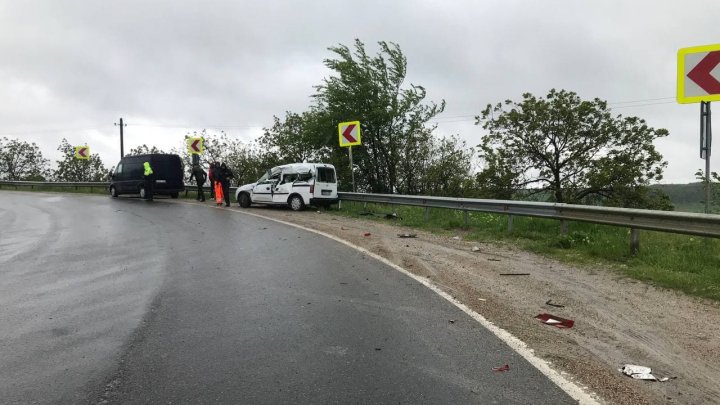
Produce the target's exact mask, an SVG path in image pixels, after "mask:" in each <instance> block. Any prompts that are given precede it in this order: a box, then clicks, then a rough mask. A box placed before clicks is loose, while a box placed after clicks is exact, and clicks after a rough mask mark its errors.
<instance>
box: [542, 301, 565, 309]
mask: <svg viewBox="0 0 720 405" xmlns="http://www.w3.org/2000/svg"><path fill="white" fill-rule="evenodd" d="M545 305H550V306H551V307H555V308H565V305H562V304H555V303H554V302H552V300H547V301H545Z"/></svg>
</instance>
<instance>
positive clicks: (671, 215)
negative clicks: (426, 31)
mask: <svg viewBox="0 0 720 405" xmlns="http://www.w3.org/2000/svg"><path fill="white" fill-rule="evenodd" d="M109 185H110V183H106V182H72V183H71V182H46V181H0V187H2V186H14V187H15V188H16V189H17V188H19V187H30V188H31V189H35V188H42V187H67V188H74V189H78V188H80V187H89V188H90V189H92V188H94V187H102V188H104V189H107V188H108V187H109ZM194 189H195V187H192V186H188V187H186V188H185V194H186V195H187V193H188V192H190V191H193V190H194ZM203 189H204V190H205V191H210V187H203ZM230 190H231V193H232V194H233V195H234V194H235V190H236V187H231V188H230ZM338 197H339V198H340V200H341V201H356V202H364V203H381V204H391V205H410V206H416V207H425V208H426V211H425V215H426V218H427V215H428V211H427V210H428V209H429V208H446V209H452V210H460V211H464V212H465V214H466V220H467V213H468V212H470V211H477V212H489V213H495V214H505V215H508V229H512V218H513V216H529V217H539V218H550V219H557V220H560V221H561V229H562V231H563V232H566V231H567V221H579V222H589V223H594V224H604V225H614V226H621V227H626V228H630V229H631V230H632V232H631V250H633V251H636V250H637V248H638V247H639V236H638V233H637V230H638V229H646V230H651V231H659V232H668V233H679V234H686V235H697V236H706V237H712V238H720V215H714V214H695V213H688V212H672V211H655V210H640V209H631V208H614V207H596V206H589V205H573V204H559V203H542V202H529V201H506V200H481V199H473V198H452V197H430V196H415V195H396V194H364V193H342V192H341V193H338Z"/></svg>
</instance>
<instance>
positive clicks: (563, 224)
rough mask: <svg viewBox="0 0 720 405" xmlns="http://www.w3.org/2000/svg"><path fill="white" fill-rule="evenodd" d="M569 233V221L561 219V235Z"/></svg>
mask: <svg viewBox="0 0 720 405" xmlns="http://www.w3.org/2000/svg"><path fill="white" fill-rule="evenodd" d="M567 234H568V222H567V221H566V220H564V219H561V220H560V235H567Z"/></svg>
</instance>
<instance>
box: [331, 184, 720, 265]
mask: <svg viewBox="0 0 720 405" xmlns="http://www.w3.org/2000/svg"><path fill="white" fill-rule="evenodd" d="M338 196H339V197H340V200H341V201H356V202H363V203H381V204H390V205H409V206H416V207H425V218H426V220H427V218H428V209H429V208H446V209H453V210H461V211H464V212H465V222H466V224H467V213H468V212H470V211H478V212H489V213H495V214H505V215H508V231H511V230H512V218H513V216H516V215H517V216H528V217H538V218H550V219H557V220H559V221H560V231H561V233H563V234H565V233H567V221H579V222H589V223H594V224H603V225H614V226H620V227H626V228H630V230H631V232H630V250H631V251H632V252H633V253H636V252H637V251H638V249H639V248H640V236H639V233H638V230H639V229H645V230H651V231H659V232H668V233H679V234H686V235H697V236H706V237H711V238H720V215H714V214H696V213H689V212H673V211H657V210H642V209H632V208H614V207H597V206H590V205H574V204H561V203H542V202H530V201H506V200H482V199H473V198H452V197H430V196H414V195H395V194H365V193H338Z"/></svg>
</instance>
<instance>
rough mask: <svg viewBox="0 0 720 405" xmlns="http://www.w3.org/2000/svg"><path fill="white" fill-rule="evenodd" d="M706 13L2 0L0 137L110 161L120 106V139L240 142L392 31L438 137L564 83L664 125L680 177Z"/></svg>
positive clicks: (691, 166)
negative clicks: (688, 54)
mask: <svg viewBox="0 0 720 405" xmlns="http://www.w3.org/2000/svg"><path fill="white" fill-rule="evenodd" d="M718 16H720V1H718V0H696V1H693V0H685V1H677V0H662V1H660V0H655V1H652V0H643V1H630V0H624V1H615V0H613V1H608V0H603V1H592V2H591V1H567V0H565V1H559V0H558V1H553V0H543V1H529V0H528V1H508V0H502V1H479V0H477V1H452V0H445V1H420V0H415V1H411V0H407V1H392V0H385V1H360V0H355V1H345V0H343V1H340V0H337V1H332V0H325V1H311V0H305V1H273V0H266V1H241V0H228V1H210V0H206V1H184V0H173V1H148V0H143V1H130V0H128V1H115V0H93V1H91V0H86V1H69V0H62V1H56V0H46V1H33V0H0V137H2V136H7V137H10V138H20V139H22V140H26V141H29V142H36V143H38V144H39V145H40V146H41V147H42V149H43V152H44V153H45V154H46V155H48V157H50V158H52V159H53V160H55V159H57V158H58V153H57V152H56V151H55V149H56V148H57V145H58V144H59V143H60V140H61V138H63V137H65V138H67V139H68V140H69V141H70V143H71V144H76V145H81V144H84V143H87V144H88V145H89V146H90V147H91V151H92V153H97V154H100V155H101V157H102V159H103V161H104V162H105V163H106V165H107V166H112V165H114V164H115V163H117V160H118V159H119V156H120V146H119V135H118V129H117V127H114V126H113V123H114V122H117V121H118V119H119V118H120V117H123V118H124V120H125V122H126V123H127V124H128V126H127V127H126V128H125V151H126V152H127V151H128V150H129V149H130V148H131V147H134V146H137V145H140V144H143V143H145V144H148V145H156V146H158V147H160V148H164V149H169V148H171V147H179V146H181V145H182V139H183V137H184V135H185V134H186V133H188V132H192V131H197V130H201V129H203V128H206V129H208V130H209V131H219V130H224V131H225V132H226V133H228V134H229V135H230V136H233V137H238V138H241V139H244V140H251V139H253V138H255V137H257V136H258V135H260V133H261V129H262V127H263V126H268V125H270V124H271V122H272V116H273V115H282V114H284V111H286V110H292V111H298V112H300V111H303V110H304V109H305V108H307V106H308V105H309V104H310V102H311V100H310V95H311V94H313V91H314V90H313V86H314V85H316V84H319V83H320V82H321V80H322V78H323V77H325V76H327V75H328V74H329V72H328V71H327V69H325V67H324V66H323V64H322V61H323V59H324V58H327V57H329V56H331V54H330V53H329V52H328V51H327V48H328V47H329V46H333V45H336V44H347V45H351V44H352V41H353V40H354V38H359V39H361V40H362V41H363V42H365V43H366V44H367V45H368V50H369V52H370V53H372V54H374V53H375V52H376V51H377V46H376V42H377V41H381V40H382V41H392V42H396V43H398V44H399V45H400V47H401V48H402V50H403V52H404V53H405V55H406V56H407V59H408V78H407V81H408V83H414V84H419V85H423V86H425V87H426V89H427V90H428V99H429V100H433V101H440V100H441V99H445V100H446V101H447V109H446V111H445V113H444V114H442V115H441V116H440V117H439V118H438V119H437V122H438V123H439V128H438V132H437V133H438V134H439V135H450V134H458V135H460V136H461V137H462V138H463V139H465V140H467V141H468V144H469V145H476V144H478V143H479V139H480V137H481V136H482V134H483V130H482V129H481V128H480V127H478V126H475V125H473V124H474V119H473V116H474V115H477V114H479V112H480V111H481V109H482V108H483V107H484V106H485V105H486V104H488V103H496V102H498V101H502V100H505V99H508V98H509V99H513V100H517V99H519V98H520V96H521V94H522V93H524V92H531V93H534V94H536V95H544V94H546V92H547V91H548V90H549V89H551V88H557V89H567V90H572V91H575V92H577V93H578V94H579V95H580V96H581V97H583V98H593V97H599V98H602V99H605V100H607V101H609V102H611V103H613V104H612V107H613V108H614V111H615V112H616V113H618V114H623V115H637V116H640V117H642V118H645V119H646V120H647V121H648V123H649V125H651V126H653V127H660V128H666V129H668V130H669V131H670V136H669V137H667V138H664V139H662V140H660V141H658V142H657V147H658V148H659V150H660V152H661V153H662V154H663V155H664V157H665V159H666V160H668V162H669V166H668V169H667V170H666V172H665V180H664V181H663V182H665V183H671V182H687V181H692V180H693V173H694V172H695V170H696V169H698V168H701V167H702V168H704V161H703V160H701V159H700V158H699V155H698V148H699V145H698V143H699V141H698V138H699V135H698V132H699V109H700V107H699V105H698V104H689V105H679V104H677V103H676V102H675V99H674V98H675V92H676V90H675V86H676V83H675V82H676V79H675V71H676V59H677V51H678V49H679V48H683V47H689V46H695V45H706V44H714V43H720V24H718V22H717V17H718ZM715 114H716V115H720V105H719V106H718V107H716V113H715ZM715 121H716V122H717V119H716V120H715ZM718 131H720V127H719V129H718ZM719 133H720V132H719ZM716 138H717V139H718V140H717V141H716V146H715V154H714V156H713V157H712V166H713V168H714V170H719V169H720V167H718V166H720V135H718V136H716Z"/></svg>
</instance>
